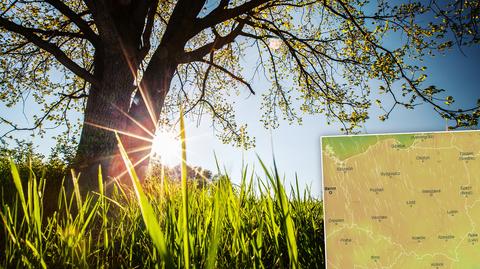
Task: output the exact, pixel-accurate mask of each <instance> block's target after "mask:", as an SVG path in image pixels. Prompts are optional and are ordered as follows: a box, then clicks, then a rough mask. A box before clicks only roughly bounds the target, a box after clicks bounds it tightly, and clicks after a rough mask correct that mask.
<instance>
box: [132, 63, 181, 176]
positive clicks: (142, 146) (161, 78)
mask: <svg viewBox="0 0 480 269" xmlns="http://www.w3.org/2000/svg"><path fill="white" fill-rule="evenodd" d="M149 66H155V67H154V68H150V69H149V68H147V70H146V72H145V77H144V78H143V79H142V84H141V86H140V88H139V89H138V90H137V91H136V93H135V96H134V98H133V101H132V105H131V107H130V109H129V115H130V116H131V117H132V118H133V119H134V120H135V121H133V120H129V121H128V123H127V131H128V132H129V133H131V134H135V135H136V136H140V137H144V138H149V139H153V138H154V135H155V132H156V131H157V130H156V128H157V127H156V126H157V123H158V118H159V117H160V114H161V111H162V108H163V104H164V101H165V97H166V95H167V93H168V90H169V88H170V84H171V81H172V77H173V74H174V72H175V67H176V66H175V65H174V64H171V63H168V62H167V61H165V62H164V63H161V64H158V65H157V64H156V63H155V61H152V62H151V63H150V65H149ZM147 103H148V104H147ZM149 110H150V111H149ZM125 141H126V142H125V146H126V148H127V150H128V151H129V152H130V153H129V157H130V160H131V161H132V163H133V164H134V165H135V168H136V169H135V170H136V172H137V175H138V176H139V178H140V179H144V178H145V176H146V173H147V170H148V167H149V163H150V153H151V150H152V141H146V140H143V139H138V138H136V137H126V139H125Z"/></svg>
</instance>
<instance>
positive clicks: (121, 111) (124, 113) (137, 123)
mask: <svg viewBox="0 0 480 269" xmlns="http://www.w3.org/2000/svg"><path fill="white" fill-rule="evenodd" d="M113 106H114V107H115V108H116V109H117V110H118V111H120V113H122V114H123V115H124V116H125V117H127V118H128V119H129V120H131V121H133V123H135V124H136V125H137V126H138V127H140V128H141V129H142V130H144V131H145V132H146V133H147V134H149V135H150V136H151V137H154V136H155V135H154V134H153V133H152V132H151V131H150V130H148V129H147V127H145V126H143V125H142V124H141V123H140V122H138V121H137V120H135V119H134V118H133V117H132V116H130V115H129V114H128V113H126V112H125V111H123V110H122V109H120V108H119V107H118V106H116V105H115V104H113Z"/></svg>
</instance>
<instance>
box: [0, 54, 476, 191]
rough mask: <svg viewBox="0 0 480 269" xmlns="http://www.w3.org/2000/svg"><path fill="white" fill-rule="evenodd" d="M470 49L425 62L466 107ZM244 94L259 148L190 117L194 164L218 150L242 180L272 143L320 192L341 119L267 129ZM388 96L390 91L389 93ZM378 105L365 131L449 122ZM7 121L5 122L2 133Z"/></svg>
mask: <svg viewBox="0 0 480 269" xmlns="http://www.w3.org/2000/svg"><path fill="white" fill-rule="evenodd" d="M464 52H465V55H463V54H462V53H460V51H459V50H458V48H453V49H452V50H451V51H450V52H448V53H447V55H446V56H441V55H439V56H437V57H435V58H429V59H427V61H426V62H425V65H426V66H427V68H428V69H427V74H428V79H427V81H426V83H425V85H430V84H433V85H437V86H438V87H440V88H443V89H446V90H447V91H448V95H452V96H454V97H455V98H456V105H459V106H461V107H471V106H475V104H476V100H477V99H479V98H480V89H479V86H478V85H479V74H480V72H479V69H478V63H480V49H479V48H478V47H476V48H464ZM253 86H254V88H255V89H262V88H266V87H268V85H267V81H265V80H262V79H261V78H259V79H258V80H256V81H255V82H254V83H253ZM246 97H247V95H246V94H245V95H241V96H239V97H238V98H237V99H236V105H235V106H236V111H237V118H238V120H239V122H242V123H248V126H249V132H250V134H251V135H253V136H255V137H256V145H257V146H256V148H254V149H252V150H248V151H243V150H240V149H238V148H235V147H233V146H231V145H224V144H222V143H221V142H220V141H219V140H218V139H217V138H216V136H215V135H214V133H213V130H212V128H211V127H210V121H209V120H208V119H206V118H205V119H204V120H203V121H202V123H201V125H200V126H198V127H196V126H195V123H194V122H187V124H188V125H187V136H189V137H193V138H192V139H191V142H190V143H189V144H188V145H187V146H188V150H189V156H188V161H189V163H190V164H191V165H199V166H202V167H205V168H208V169H210V170H212V171H216V168H215V167H216V166H215V160H214V155H213V152H215V153H216V154H217V156H218V158H219V160H220V162H221V163H220V164H221V165H222V166H223V167H225V169H226V170H227V171H228V172H229V173H230V174H231V176H232V179H233V181H235V182H238V180H239V175H240V168H241V164H242V159H243V160H244V161H245V163H247V164H249V165H254V166H255V167H256V172H257V173H258V174H259V175H260V176H262V175H263V173H262V171H261V169H260V165H259V163H258V161H257V157H256V154H258V155H259V156H260V157H261V158H262V159H263V160H264V161H265V162H266V163H267V164H268V165H269V166H272V161H271V160H272V145H273V148H274V154H275V158H276V162H277V165H278V168H279V170H280V172H281V173H282V174H283V175H285V181H286V182H285V183H286V184H287V187H288V185H289V184H290V183H292V184H294V182H295V173H297V174H298V179H299V183H300V188H301V189H304V188H305V187H306V186H310V187H311V191H312V193H313V194H314V195H316V196H318V197H319V196H320V195H321V167H320V137H321V136H323V135H340V134H341V132H340V126H339V125H338V124H333V125H327V124H326V120H325V118H324V117H322V116H309V115H306V116H304V118H303V124H302V125H301V126H299V125H288V124H287V123H286V122H282V124H281V125H280V127H279V128H278V129H275V130H271V131H270V130H265V129H264V128H263V124H262V123H261V122H260V121H259V120H260V112H259V111H260V104H261V96H260V94H257V95H255V96H253V95H252V96H250V97H248V98H246ZM385 97H386V98H387V96H385ZM38 109H39V108H38V107H36V106H32V105H29V106H28V107H27V108H26V110H25V114H26V118H27V119H28V118H30V119H29V120H28V121H27V120H26V118H25V117H24V116H23V113H22V109H21V107H17V108H14V109H11V108H6V107H5V106H3V105H0V113H1V114H2V115H3V116H6V117H7V118H9V119H12V120H14V121H16V122H21V123H24V124H28V122H30V124H31V123H32V122H33V120H32V119H31V115H32V114H34V113H35V112H37V111H38ZM378 115H379V111H376V110H375V109H374V110H372V114H371V120H369V121H368V122H367V124H366V125H365V128H363V130H362V133H387V132H420V131H442V130H445V127H446V123H445V121H444V120H443V119H441V118H440V116H439V115H438V114H437V113H436V112H434V111H433V109H432V107H430V106H428V105H422V106H419V107H417V108H416V109H414V110H405V109H402V108H400V107H399V108H398V109H396V110H395V111H394V112H393V113H392V115H391V117H390V119H389V120H388V121H386V122H381V121H379V120H377V116H378ZM5 130H6V126H4V125H0V133H3V132H4V131H5ZM56 134H58V131H56V130H53V131H48V132H47V134H46V136H45V138H39V137H37V138H35V139H34V141H35V144H36V145H37V146H38V150H39V151H40V152H42V153H44V154H45V155H48V154H49V152H50V148H51V147H52V146H53V145H54V144H55V142H54V140H53V139H51V138H50V137H51V136H54V135H56ZM16 137H19V138H22V137H23V138H26V139H31V138H29V136H28V133H25V132H24V133H17V134H16Z"/></svg>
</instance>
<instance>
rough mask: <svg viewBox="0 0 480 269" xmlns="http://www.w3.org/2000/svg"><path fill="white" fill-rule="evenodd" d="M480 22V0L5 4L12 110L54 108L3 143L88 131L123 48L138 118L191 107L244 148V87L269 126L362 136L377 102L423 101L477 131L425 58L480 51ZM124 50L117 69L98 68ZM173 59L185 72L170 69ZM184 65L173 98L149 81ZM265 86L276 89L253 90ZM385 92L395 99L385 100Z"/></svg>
mask: <svg viewBox="0 0 480 269" xmlns="http://www.w3.org/2000/svg"><path fill="white" fill-rule="evenodd" d="M479 21H480V3H479V2H478V1H468V0H458V1H457V0H450V1H436V0H431V1H418V2H417V1H407V2H404V3H402V2H401V1H400V2H399V3H398V4H395V5H394V4H392V3H391V2H390V1H364V0H321V1H316V0H295V1H288V0H272V1H269V0H248V1H247V0H239V1H236V0H235V1H233V0H218V1H205V0H203V1H199V0H178V1H174V0H118V1H115V0H95V1H93V0H72V1H62V0H6V1H2V2H1V3H0V48H1V50H0V80H1V83H0V101H1V102H2V103H3V105H5V106H7V107H12V106H15V105H21V104H22V103H23V104H24V105H28V104H29V103H30V102H33V103H37V104H40V105H41V106H42V107H43V109H42V110H41V111H38V113H37V115H36V116H35V118H34V119H33V124H32V125H31V126H20V125H18V124H17V123H15V122H13V121H12V120H11V119H8V118H6V117H4V116H3V115H0V121H1V124H2V125H4V127H5V128H4V129H5V130H6V131H5V132H4V133H3V134H2V139H5V138H7V137H8V136H11V135H12V133H13V132H14V131H20V130H35V131H36V132H38V133H40V134H42V133H43V132H44V131H45V129H47V128H52V127H55V126H64V127H66V129H65V130H66V131H67V133H69V134H72V132H75V131H77V132H78V130H80V129H79V127H81V126H82V124H83V122H72V121H71V118H70V117H69V116H68V115H69V112H70V111H74V110H76V111H80V112H82V113H83V112H84V111H85V110H86V109H87V102H88V100H89V99H90V98H93V97H92V88H93V87H95V86H99V85H104V84H105V83H106V82H104V80H108V79H113V78H108V77H106V78H105V77H102V74H107V73H108V72H107V71H108V70H110V69H109V68H110V67H108V66H112V67H111V69H112V70H113V71H115V68H117V67H118V66H120V65H122V64H123V62H121V61H120V60H118V61H117V62H116V60H115V59H116V58H115V57H117V55H116V54H114V53H113V52H112V53H110V52H111V51H115V50H116V49H118V50H121V51H122V53H123V55H124V57H125V59H126V60H125V62H126V63H128V65H129V70H130V71H131V76H132V77H131V78H132V79H131V81H128V79H127V78H126V79H125V81H126V82H118V83H124V84H125V83H126V84H129V85H131V86H132V87H131V88H128V89H127V90H126V91H127V94H126V95H127V96H128V99H129V100H128V101H126V103H127V105H126V107H122V110H123V111H124V114H127V115H128V114H129V113H130V110H133V109H132V106H133V105H132V104H136V103H139V102H140V103H141V102H142V100H139V98H142V99H143V101H144V103H146V104H145V105H146V106H147V109H148V111H149V114H150V116H151V117H152V121H154V125H155V126H157V125H156V124H157V122H158V121H159V119H163V120H165V121H167V120H168V117H166V116H165V115H171V113H173V112H175V111H177V109H178V107H179V105H180V104H181V105H183V106H184V107H185V110H186V111H187V113H188V114H190V115H201V114H204V113H208V114H210V115H211V116H212V118H213V121H214V124H215V126H218V127H220V128H218V130H219V132H218V134H219V136H220V138H221V139H222V140H223V141H224V142H233V143H234V144H237V145H242V146H245V145H247V146H248V145H252V144H253V139H252V138H250V137H248V135H247V134H246V130H247V129H246V124H240V123H237V122H236V121H235V113H234V109H233V106H232V104H231V103H229V102H228V100H230V99H229V98H227V96H229V95H230V94H238V93H239V91H243V90H246V91H248V92H250V93H251V94H255V93H259V94H260V95H261V97H259V98H263V107H264V110H263V111H262V114H261V115H262V116H261V120H262V122H263V123H264V124H265V126H266V127H268V128H275V127H277V126H278V123H279V121H281V120H282V119H285V120H287V121H289V122H301V118H302V115H303V114H305V113H306V114H323V115H325V116H326V117H327V119H328V121H329V122H331V121H337V122H340V123H341V124H342V126H343V127H342V131H344V132H355V131H356V130H358V127H360V126H362V124H364V123H365V121H366V120H367V119H368V118H369V113H370V112H371V110H372V107H374V106H378V107H379V108H380V109H382V110H383V111H384V114H383V115H382V116H380V120H386V119H388V118H389V116H390V114H391V113H392V111H393V110H394V109H395V108H396V107H399V106H400V107H404V108H406V109H413V108H414V107H415V106H417V105H419V104H422V103H426V104H428V105H430V106H432V107H433V109H435V110H436V111H437V112H438V113H439V114H440V116H441V117H444V118H446V119H448V120H450V122H451V125H452V127H453V128H457V127H465V126H476V125H478V118H479V116H480V110H479V105H480V101H479V102H477V105H476V106H474V107H471V108H464V109H458V108H454V107H453V106H452V103H453V102H454V98H453V97H452V96H449V95H447V94H446V93H444V92H443V91H444V90H443V89H441V85H428V84H427V83H426V78H427V74H428V70H426V68H425V67H424V66H422V60H423V59H425V58H426V57H430V56H431V55H435V54H439V53H444V52H445V51H447V50H449V49H452V48H453V49H460V50H461V49H462V48H463V47H467V46H478V43H479V42H480V35H479V31H478V30H479V29H478V24H479ZM110 54H111V55H113V56H112V57H111V58H112V60H111V61H110V62H107V61H106V60H103V61H99V60H98V59H107V58H108V57H109V55H110ZM165 62H169V63H172V64H169V65H168V68H163V69H162V68H160V66H162V65H163V66H164V65H166V64H165ZM99 63H100V64H99ZM170 69H171V70H172V72H171V75H167V76H166V77H167V79H166V80H167V82H166V84H165V83H164V84H162V85H163V86H161V87H164V88H167V90H166V91H165V92H164V94H165V100H163V99H162V98H160V97H158V96H156V92H159V90H158V88H159V86H158V85H157V86H155V85H153V84H152V83H147V82H148V80H150V81H155V80H156V79H157V78H158V77H160V76H162V74H164V73H168V72H167V71H166V70H170ZM99 70H104V71H102V72H101V74H99V72H98V71H99ZM119 72H120V71H119ZM261 77H265V78H266V79H267V80H268V81H269V82H270V88H268V89H255V88H254V87H253V86H252V84H253V83H252V81H255V80H257V79H260V78H261ZM113 80H117V79H113ZM162 83H163V82H162ZM142 85H144V88H145V89H144V92H142V89H141V87H142ZM111 87H117V86H111ZM161 87H160V88H161ZM100 88H101V87H100ZM100 91H104V90H100ZM118 91H120V89H118ZM139 92H140V93H141V94H139ZM377 92H378V93H380V94H383V95H384V98H381V100H380V99H376V98H373V97H372V96H373V95H374V94H373V93H377ZM109 98H111V97H105V96H104V99H108V100H110V99H109ZM122 98H123V99H125V97H122ZM157 100H160V101H157ZM150 101H151V102H150ZM124 103H125V102H124ZM151 103H153V105H152V104H151ZM115 105H116V106H121V105H118V104H117V103H115ZM148 106H151V107H148ZM169 113H170V114H169ZM161 115H163V116H161ZM259 115H260V114H259ZM132 117H133V116H132ZM134 118H135V117H134ZM6 128H9V129H6Z"/></svg>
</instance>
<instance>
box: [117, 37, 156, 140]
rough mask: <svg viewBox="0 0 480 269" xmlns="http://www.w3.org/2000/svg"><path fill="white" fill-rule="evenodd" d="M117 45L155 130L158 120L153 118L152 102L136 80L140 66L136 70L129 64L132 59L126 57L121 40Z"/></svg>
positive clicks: (126, 53)
mask: <svg viewBox="0 0 480 269" xmlns="http://www.w3.org/2000/svg"><path fill="white" fill-rule="evenodd" d="M119 41H120V42H119V44H120V48H121V49H122V52H123V55H124V57H125V60H126V62H127V64H128V67H129V68H130V72H131V73H132V76H133V78H134V81H135V84H136V85H137V87H138V91H140V96H141V97H142V99H143V102H144V104H145V106H146V108H147V111H148V114H149V116H150V120H151V121H152V123H153V126H154V128H155V130H156V129H157V128H158V120H157V117H156V116H155V113H154V110H153V108H152V102H151V100H150V96H149V95H148V93H145V92H144V91H143V87H142V85H141V84H142V83H141V81H139V80H138V70H140V68H141V65H139V66H140V67H139V68H137V67H135V66H133V64H132V62H131V59H132V57H130V56H129V55H128V52H127V50H126V49H125V47H124V46H123V43H122V42H121V40H119Z"/></svg>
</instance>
